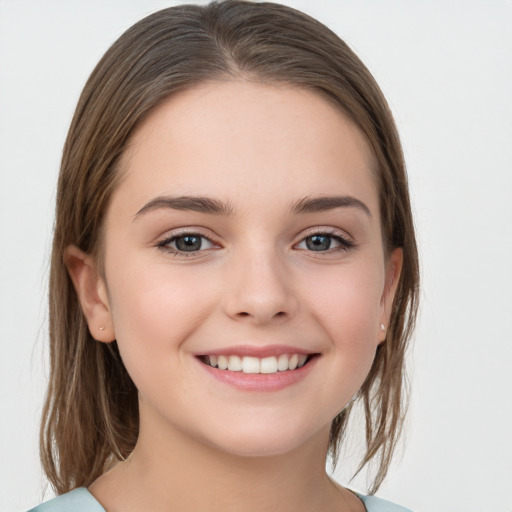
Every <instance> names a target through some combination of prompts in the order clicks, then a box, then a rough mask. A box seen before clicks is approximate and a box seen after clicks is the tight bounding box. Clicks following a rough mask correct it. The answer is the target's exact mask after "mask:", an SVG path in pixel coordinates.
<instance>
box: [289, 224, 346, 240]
mask: <svg viewBox="0 0 512 512" xmlns="http://www.w3.org/2000/svg"><path fill="white" fill-rule="evenodd" d="M314 235H329V236H332V237H337V238H341V239H342V240H344V241H345V242H347V243H350V244H355V241H354V239H353V237H352V236H351V235H350V234H349V233H347V232H346V231H345V230H343V229H340V228H335V227H333V226H314V227H311V228H308V229H305V230H304V231H302V232H301V233H300V235H299V237H298V238H299V242H301V241H302V240H304V239H305V238H308V237H309V236H314Z"/></svg>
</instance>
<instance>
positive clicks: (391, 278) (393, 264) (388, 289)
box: [379, 247, 403, 342]
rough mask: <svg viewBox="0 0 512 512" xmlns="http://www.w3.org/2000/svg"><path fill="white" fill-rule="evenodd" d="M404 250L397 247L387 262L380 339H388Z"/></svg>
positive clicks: (382, 298)
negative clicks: (387, 334) (388, 328)
mask: <svg viewBox="0 0 512 512" xmlns="http://www.w3.org/2000/svg"><path fill="white" fill-rule="evenodd" d="M402 263H403V250H402V248H401V247H398V248H396V249H395V250H394V251H393V252H392V253H391V255H390V256H389V258H388V260H387V262H386V281H385V285H384V290H383V293H382V297H381V320H380V325H379V341H380V342H383V341H384V340H385V339H386V333H387V327H388V326H389V322H390V318H391V311H392V309H393V300H394V298H395V294H396V290H397V287H398V283H399V282H400V274H401V272H402Z"/></svg>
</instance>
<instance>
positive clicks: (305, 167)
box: [34, 0, 418, 512]
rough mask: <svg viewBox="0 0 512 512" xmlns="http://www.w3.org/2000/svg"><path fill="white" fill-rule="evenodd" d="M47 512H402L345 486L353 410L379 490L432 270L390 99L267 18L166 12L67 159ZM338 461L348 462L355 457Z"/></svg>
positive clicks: (53, 312)
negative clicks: (340, 467)
mask: <svg viewBox="0 0 512 512" xmlns="http://www.w3.org/2000/svg"><path fill="white" fill-rule="evenodd" d="M50 280H51V282H50V339H51V375H50V384H49V391H48V397H47V402H46V407H45V411H44V417H43V425H42V460H43V465H44V468H45V471H46V473H47V475H48V478H49V480H50V482H51V483H52V485H53V486H54V488H55V490H56V492H57V493H58V494H59V495H60V496H58V497H57V498H55V499H54V500H51V501H50V502H48V503H45V504H43V505H40V506H39V507H36V509H34V510H37V511H38V512H42V511H60V510H74V511H79V510H88V511H103V510H106V511H108V512H116V511H123V512H131V511H132V510H133V511H135V510H152V511H155V512H159V511H162V512H163V511H197V510H201V511H210V510H211V511H217V510H222V511H231V510H233V511H234V510H241V509H242V508H243V510H245V511H248V512H251V511H262V510H279V511H292V510H293V511H297V510H304V511H319V510H322V511H326V512H331V511H332V512H334V511H343V512H351V511H354V512H356V511H364V510H368V511H370V512H384V511H400V510H405V509H403V508H402V507H399V506H397V505H393V504H390V503H388V502H385V501H383V500H380V499H378V498H375V497H374V496H371V495H370V496H362V495H360V494H357V493H355V492H353V491H351V490H348V489H346V488H344V487H342V486H340V485H338V484H336V483H335V482H333V481H332V480H331V479H330V478H329V477H328V475H327V474H326V472H325V462H326V457H327V456H328V454H329V453H330V454H331V456H332V457H333V459H334V460H336V457H337V455H338V450H339V447H340V445H341V442H342V439H343V436H344V434H345V433H346V430H347V426H348V425H349V419H350V417H351V413H352V412H353V411H354V409H357V408H358V407H359V408H360V410H361V411H363V413H364V415H365V427H366V431H365V433H364V434H363V435H362V441H364V442H365V443H366V454H365V456H364V459H363V460H362V462H361V467H363V466H365V465H366V464H368V463H369V462H371V461H372V462H375V463H376V465H377V468H378V469H377V472H376V475H375V479H374V482H373V485H372V487H371V489H370V494H373V493H374V492H375V491H376V490H377V489H378V487H379V485H380V484H381V482H382V481H383V479H384V477H385V475H386V472H387V469H388V467H389V464H390V461H391V458H392V454H393V448H394V446H395V443H396V441H397V438H398V436H399V433H400V427H401V423H402V420H403V413H404V412H403V411H404V396H403V395H404V393H403V381H404V354H405V349H406V346H407V342H408V339H409V337H410V334H411V331H412V327H413V324H414V318H415V313H416V306H417V287H418V262H417V252H416V244H415V238H414V229H413V223H412V218H411V211H410V205H409V197H408V190H407V179H406V174H405V169H404V164H403V158H402V153H401V148H400V143H399V140H398V137H397V133H396V129H395V126H394V123H393V120H392V117H391V114H390V112H389V110H388V108H387V105H386V102H385V100H384V98H383V96H382V94H381V92H380V90H379V88H378V86H377V85H376V83H375V81H374V79H373V78H372V76H371V75H370V73H369V72H368V71H367V69H366V68H365V67H364V65H363V64H362V63H361V61H360V60H359V59H358V58H357V57H356V56H355V55H354V53H353V52H352V51H351V50H350V49H349V48H348V47H347V46H346V44H345V43H344V42H343V41H341V40H340V39H339V38H338V37H337V36H336V35H335V34H333V33H332V32H331V31H330V30H329V29H327V28H326V27H325V26H323V25H321V24H320V23H318V22H317V21H315V20H313V19H311V18H309V17H308V16H306V15H304V14H302V13H300V12H298V11H295V10H293V9H290V8H287V7H284V6H281V5H277V4H271V3H252V2H244V1H236V0H234V1H231V0H227V1H224V2H220V3H212V4H209V5H207V6H204V7H199V6H191V5H188V6H180V7H173V8H169V9H165V10H163V11H160V12H157V13H155V14H153V15H151V16H149V17H147V18H145V19H143V20H142V21H140V22H139V23H137V24H136V25H134V26H133V27H132V28H130V29H129V30H128V31H127V32H126V33H125V34H123V35H122V36H121V37H120V38H119V40H118V41H117V42H116V43H114V45H113V46H112V47H111V48H110V49H109V50H108V52H107V53H106V54H105V56H104V57H103V59H102V60H101V61H100V63H99V64H98V66H97V67H96V69H95V70H94V72H93V73H92V75H91V77H90V79H89V81H88V83H87V84H86V86H85V88H84V91H83V93H82V96H81V98H80V101H79V104H78V107H77V110H76V113H75V116H74V119H73V122H72V125H71V128H70V131H69V135H68V139H67V142H66V145H65V148H64V155H63V160H62V167H61V174H60V179H59V187H58V194H57V212H56V226H55V237H54V245H53V254H52V268H51V277H50ZM341 463H342V462H341Z"/></svg>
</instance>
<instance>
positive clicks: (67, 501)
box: [28, 487, 105, 512]
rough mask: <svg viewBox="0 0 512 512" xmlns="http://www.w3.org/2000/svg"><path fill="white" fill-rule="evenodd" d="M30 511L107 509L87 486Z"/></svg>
mask: <svg viewBox="0 0 512 512" xmlns="http://www.w3.org/2000/svg"><path fill="white" fill-rule="evenodd" d="M28 512H105V509H104V508H103V507H102V506H101V505H100V504H99V502H98V501H97V500H96V499H95V498H94V496H93V495H92V494H91V493H90V492H89V491H88V490H87V489H86V488H85V487H80V488H78V489H75V490H73V491H71V492H67V493H66V494H61V495H60V496H57V497H56V498H53V499H51V500H49V501H46V502H45V503H41V505H38V506H37V507H35V508H33V509H31V510H29V511H28Z"/></svg>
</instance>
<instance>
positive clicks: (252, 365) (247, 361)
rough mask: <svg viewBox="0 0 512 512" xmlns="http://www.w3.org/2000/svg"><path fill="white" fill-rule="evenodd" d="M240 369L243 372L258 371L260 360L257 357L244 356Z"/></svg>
mask: <svg viewBox="0 0 512 512" xmlns="http://www.w3.org/2000/svg"><path fill="white" fill-rule="evenodd" d="M231 357H236V356H231ZM230 359H231V358H230ZM242 371H243V372H244V373H260V360H259V359H258V358H257V357H244V358H243V359H242Z"/></svg>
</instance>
